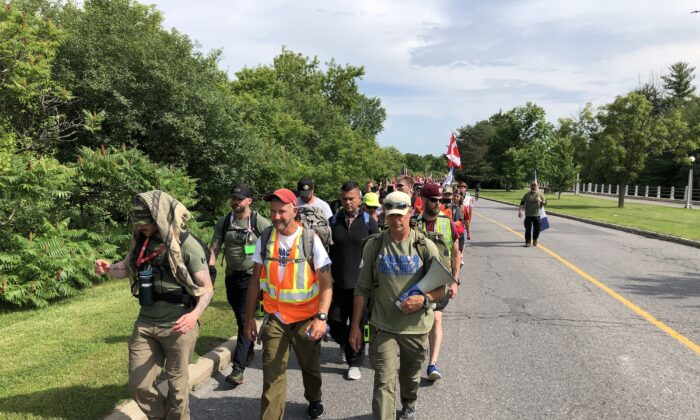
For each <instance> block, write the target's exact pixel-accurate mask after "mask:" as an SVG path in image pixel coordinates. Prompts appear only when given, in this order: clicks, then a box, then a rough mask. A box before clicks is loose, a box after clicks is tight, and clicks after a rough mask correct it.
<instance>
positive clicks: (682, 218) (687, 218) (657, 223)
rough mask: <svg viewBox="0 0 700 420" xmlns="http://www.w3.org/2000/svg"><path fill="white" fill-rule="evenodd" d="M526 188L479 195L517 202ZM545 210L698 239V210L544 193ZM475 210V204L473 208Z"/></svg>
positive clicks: (699, 213) (699, 231) (486, 191)
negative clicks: (623, 203) (619, 204)
mask: <svg viewBox="0 0 700 420" xmlns="http://www.w3.org/2000/svg"><path fill="white" fill-rule="evenodd" d="M527 191H528V190H527V189H520V190H516V191H508V192H506V191H502V190H481V197H483V198H493V199H495V200H500V201H505V202H508V203H511V204H515V205H518V204H519V203H520V200H521V199H522V197H523V194H525V193H526V192H527ZM546 197H547V207H546V208H547V210H552V211H556V212H559V213H563V214H569V215H571V216H578V217H583V218H585V219H592V220H598V221H601V222H607V223H614V224H617V225H622V226H629V227H634V228H639V229H644V230H648V231H651V232H658V233H663V234H666V235H673V236H678V237H681V238H686V239H694V240H700V211H697V210H688V209H683V208H676V207H667V206H661V205H654V204H644V203H637V202H631V201H628V202H627V203H626V204H625V207H624V208H619V207H617V202H616V201H614V200H607V199H604V198H597V197H591V196H586V195H578V196H576V195H573V194H563V195H562V196H561V198H560V199H558V198H557V195H556V194H547V195H546ZM477 211H478V207H477Z"/></svg>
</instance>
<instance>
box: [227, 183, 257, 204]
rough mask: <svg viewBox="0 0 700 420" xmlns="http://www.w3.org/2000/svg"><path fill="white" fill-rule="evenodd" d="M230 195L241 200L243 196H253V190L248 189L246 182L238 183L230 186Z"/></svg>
mask: <svg viewBox="0 0 700 420" xmlns="http://www.w3.org/2000/svg"><path fill="white" fill-rule="evenodd" d="M231 197H235V198H240V199H241V200H243V199H245V198H253V191H252V190H251V189H250V187H249V186H248V184H244V183H242V182H241V183H240V184H236V185H234V186H233V187H232V188H231Z"/></svg>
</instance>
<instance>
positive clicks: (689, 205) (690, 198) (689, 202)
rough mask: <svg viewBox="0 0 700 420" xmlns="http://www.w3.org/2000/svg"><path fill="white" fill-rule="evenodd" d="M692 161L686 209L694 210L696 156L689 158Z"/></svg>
mask: <svg viewBox="0 0 700 420" xmlns="http://www.w3.org/2000/svg"><path fill="white" fill-rule="evenodd" d="M688 160H689V161H690V170H689V171H688V194H686V200H685V208H686V209H692V208H693V164H694V163H695V156H691V157H690V158H688Z"/></svg>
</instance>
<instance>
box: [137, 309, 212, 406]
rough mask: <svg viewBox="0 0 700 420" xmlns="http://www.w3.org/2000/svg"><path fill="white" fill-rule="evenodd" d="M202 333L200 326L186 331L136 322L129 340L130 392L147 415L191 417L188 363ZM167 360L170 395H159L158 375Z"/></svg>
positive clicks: (166, 369)
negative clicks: (174, 330)
mask: <svg viewBox="0 0 700 420" xmlns="http://www.w3.org/2000/svg"><path fill="white" fill-rule="evenodd" d="M198 335H199V325H197V326H196V327H195V328H194V329H193V330H192V331H190V332H188V333H187V334H180V333H174V332H172V327H157V326H155V325H150V324H146V323H143V322H139V321H136V323H135V324H134V331H133V332H132V334H131V338H130V339H129V392H131V396H132V397H133V398H134V400H135V401H136V403H137V404H138V405H139V408H141V411H143V412H144V413H145V414H146V416H148V418H149V419H150V418H157V419H185V420H187V419H189V418H190V408H189V400H190V385H189V382H190V377H189V371H188V366H189V363H190V357H191V356H192V352H193V351H194V346H195V344H196V343H197V336H198ZM164 363H165V376H166V378H167V380H168V396H167V397H163V396H162V395H160V393H159V392H158V390H157V389H156V386H155V381H156V378H157V377H158V374H159V373H160V370H161V368H162V367H163V364H164Z"/></svg>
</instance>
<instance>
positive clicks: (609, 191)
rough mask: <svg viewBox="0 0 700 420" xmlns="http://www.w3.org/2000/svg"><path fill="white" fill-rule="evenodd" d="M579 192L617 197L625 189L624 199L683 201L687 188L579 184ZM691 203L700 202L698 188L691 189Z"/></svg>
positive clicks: (685, 197)
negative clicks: (620, 190) (621, 189)
mask: <svg viewBox="0 0 700 420" xmlns="http://www.w3.org/2000/svg"><path fill="white" fill-rule="evenodd" d="M578 187H579V192H582V193H589V194H601V195H612V196H617V195H618V194H619V189H620V188H625V196H626V197H637V198H649V199H660V200H669V201H681V202H682V201H685V200H686V199H687V195H686V194H687V190H688V187H687V186H685V187H675V186H671V187H662V186H649V185H628V186H624V187H620V186H619V185H616V184H593V183H581V184H579V185H578ZM691 194H692V196H691V201H700V188H693V189H692V192H691Z"/></svg>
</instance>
